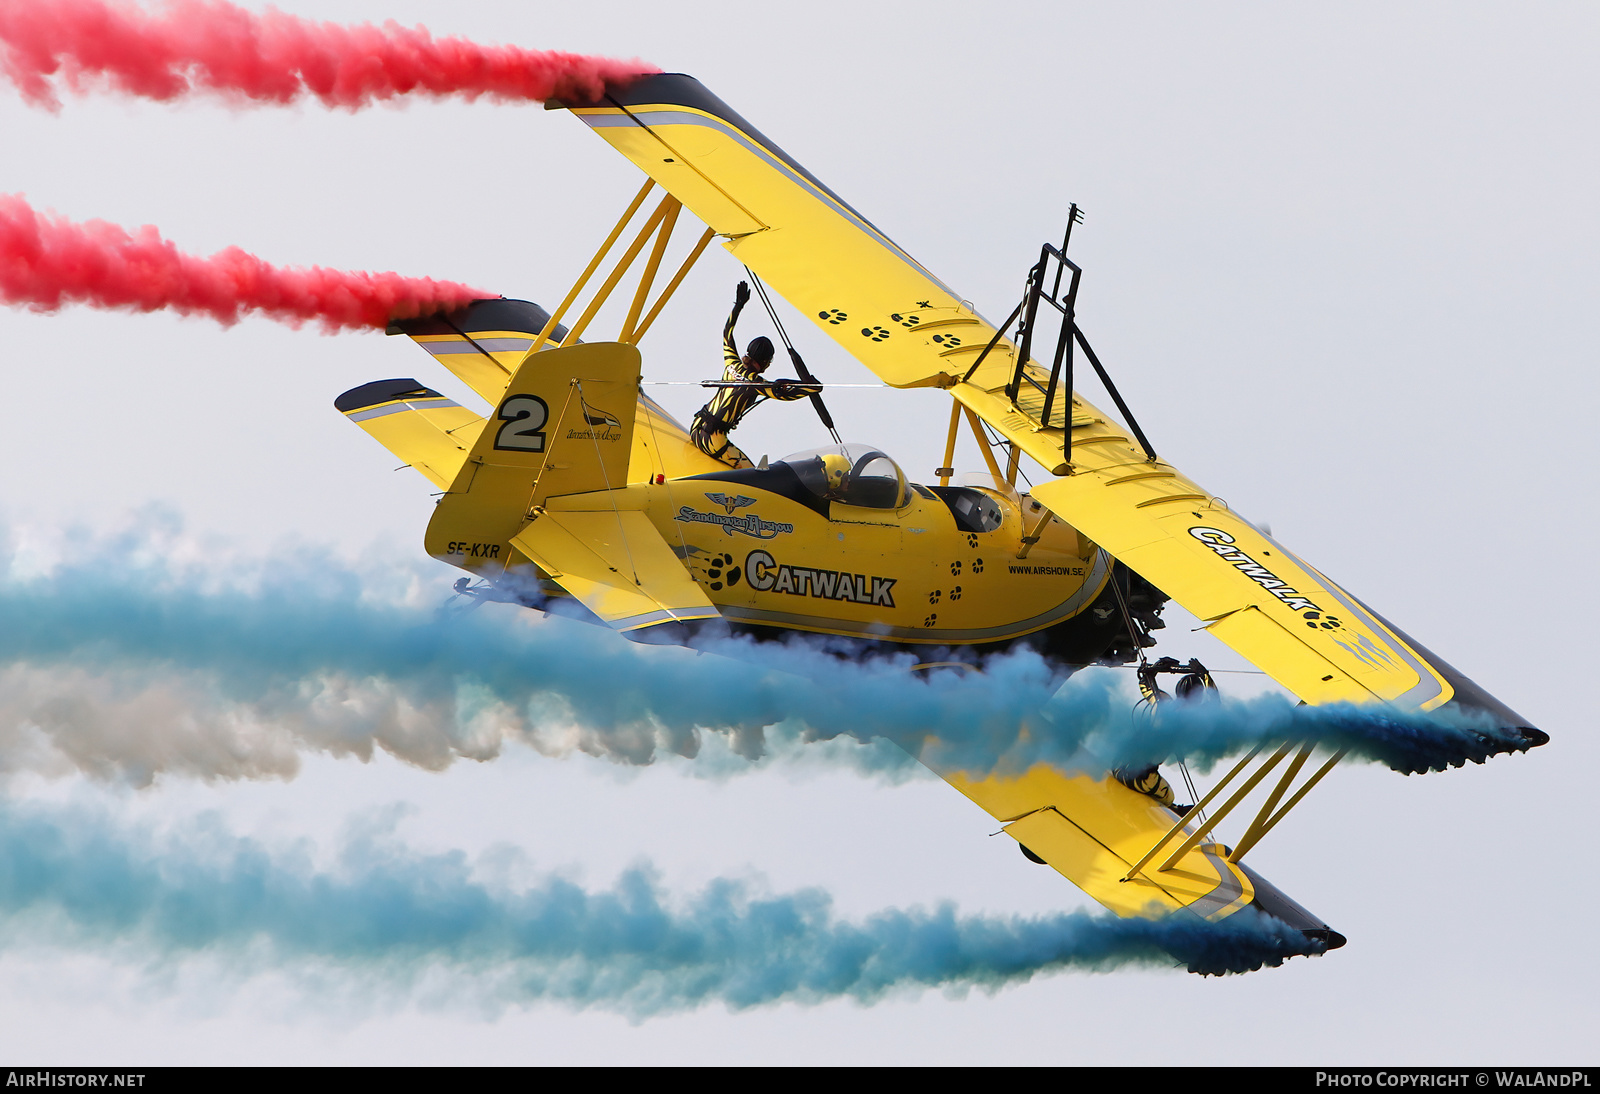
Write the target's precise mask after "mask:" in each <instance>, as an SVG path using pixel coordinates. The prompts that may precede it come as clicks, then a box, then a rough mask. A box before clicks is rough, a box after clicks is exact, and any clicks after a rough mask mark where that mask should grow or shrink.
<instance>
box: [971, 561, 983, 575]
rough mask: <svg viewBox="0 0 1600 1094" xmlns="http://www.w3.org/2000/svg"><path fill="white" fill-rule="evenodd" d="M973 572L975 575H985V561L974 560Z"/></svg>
mask: <svg viewBox="0 0 1600 1094" xmlns="http://www.w3.org/2000/svg"><path fill="white" fill-rule="evenodd" d="M972 572H973V573H975V574H981V573H983V559H981V558H980V559H975V560H973V563H972Z"/></svg>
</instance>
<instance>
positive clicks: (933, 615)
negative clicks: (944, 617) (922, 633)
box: [922, 612, 939, 627]
mask: <svg viewBox="0 0 1600 1094" xmlns="http://www.w3.org/2000/svg"><path fill="white" fill-rule="evenodd" d="M937 622H939V613H938V612H929V613H928V618H926V619H924V620H923V621H922V625H923V626H924V627H931V626H933V625H934V624H935V623H937Z"/></svg>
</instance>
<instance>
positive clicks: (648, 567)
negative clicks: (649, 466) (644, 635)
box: [511, 507, 721, 631]
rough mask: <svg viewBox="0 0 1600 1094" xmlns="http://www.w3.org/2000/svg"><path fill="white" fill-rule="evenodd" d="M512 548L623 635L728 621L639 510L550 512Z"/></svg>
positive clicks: (531, 525) (540, 518)
mask: <svg viewBox="0 0 1600 1094" xmlns="http://www.w3.org/2000/svg"><path fill="white" fill-rule="evenodd" d="M511 542H512V544H513V545H514V546H515V547H516V548H517V550H519V551H521V552H522V553H523V554H524V555H526V556H528V558H530V559H532V560H533V561H534V562H535V563H536V564H537V565H538V566H539V568H540V569H542V570H543V571H544V572H545V573H547V574H549V575H550V577H551V578H552V579H554V580H555V581H558V582H560V584H561V586H562V588H564V589H566V590H567V591H568V592H569V593H571V594H572V595H573V596H575V597H577V598H578V599H579V600H580V601H582V602H583V605H584V607H586V608H588V609H589V610H590V611H592V612H594V614H595V615H598V616H599V617H600V618H601V619H603V620H605V621H606V622H607V623H608V624H610V625H611V626H612V627H614V628H615V629H617V630H619V631H631V630H637V629H639V628H641V627H652V626H655V625H657V624H660V623H671V622H689V621H692V620H701V619H716V618H719V617H720V614H721V613H719V612H718V611H717V609H716V607H715V606H714V605H713V604H712V603H711V601H710V600H709V599H707V597H706V594H705V593H704V592H703V591H701V589H700V586H699V585H697V584H695V582H694V579H693V578H692V577H690V576H689V571H688V570H687V569H685V568H684V565H683V563H682V562H680V561H679V560H678V557H677V556H676V555H674V554H673V553H672V548H671V547H669V546H668V545H667V542H666V540H664V539H662V538H661V533H660V532H658V531H656V528H655V525H653V524H651V523H650V518H649V517H648V516H646V515H645V514H644V513H643V512H641V511H639V510H636V509H635V510H620V511H619V510H612V509H610V508H609V507H608V508H607V509H605V510H604V511H598V510H597V511H594V512H546V513H544V514H542V515H541V516H540V517H539V518H538V519H537V520H535V521H533V522H532V523H531V524H529V525H528V526H527V527H526V528H524V529H523V530H522V531H521V532H520V533H519V534H518V535H517V536H516V537H514V538H513V539H512V541H511Z"/></svg>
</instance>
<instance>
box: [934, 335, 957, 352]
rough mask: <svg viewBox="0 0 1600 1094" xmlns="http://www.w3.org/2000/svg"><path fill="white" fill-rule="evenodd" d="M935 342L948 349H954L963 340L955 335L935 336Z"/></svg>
mask: <svg viewBox="0 0 1600 1094" xmlns="http://www.w3.org/2000/svg"><path fill="white" fill-rule="evenodd" d="M933 340H934V341H935V342H937V343H939V344H940V345H941V346H944V347H945V348H946V349H954V348H955V347H956V346H959V345H960V344H961V339H959V338H957V337H956V336H955V335H953V334H936V335H934V336H933Z"/></svg>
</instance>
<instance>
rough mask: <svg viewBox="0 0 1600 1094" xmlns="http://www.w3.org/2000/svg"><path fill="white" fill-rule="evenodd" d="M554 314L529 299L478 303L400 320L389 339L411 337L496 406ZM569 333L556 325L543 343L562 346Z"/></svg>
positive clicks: (482, 301) (481, 301)
mask: <svg viewBox="0 0 1600 1094" xmlns="http://www.w3.org/2000/svg"><path fill="white" fill-rule="evenodd" d="M549 321H550V313H549V312H547V311H545V310H544V309H543V308H541V307H540V306H539V305H537V304H534V303H530V302H529V301H527V300H507V299H505V298H503V297H502V298H501V299H498V300H474V301H473V302H472V303H471V304H468V305H467V306H466V307H464V308H460V309H458V310H456V311H453V312H448V313H446V314H444V315H433V316H429V317H427V318H425V319H402V320H400V321H399V322H396V323H392V324H390V326H389V333H390V334H407V335H410V336H411V340H412V341H413V342H415V343H416V344H417V345H419V346H421V347H422V348H423V349H425V350H427V351H428V352H429V353H430V354H432V355H433V357H434V359H435V360H437V361H438V362H439V363H440V364H442V365H443V366H444V367H445V368H447V369H449V370H450V371H451V372H453V373H455V374H456V375H457V376H459V377H460V378H461V380H462V382H463V383H465V384H466V385H467V386H468V387H470V388H471V389H472V390H473V391H476V392H477V393H478V394H479V395H481V396H483V398H484V400H485V401H486V402H490V403H498V402H499V401H500V396H501V395H502V394H504V393H505V390H506V384H507V383H509V382H510V380H511V376H512V374H513V373H515V372H516V371H517V366H518V365H519V364H521V363H522V359H523V358H524V357H525V356H527V353H528V350H529V349H531V348H532V346H533V343H534V340H535V339H537V338H538V336H539V332H541V331H542V330H544V328H545V324H546V323H548V322H549ZM566 336H567V328H566V327H562V326H557V327H556V328H555V329H554V330H552V331H551V332H550V338H549V340H548V341H547V342H546V343H545V345H546V346H547V347H548V346H558V345H560V344H561V340H562V339H563V338H565V337H566Z"/></svg>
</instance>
